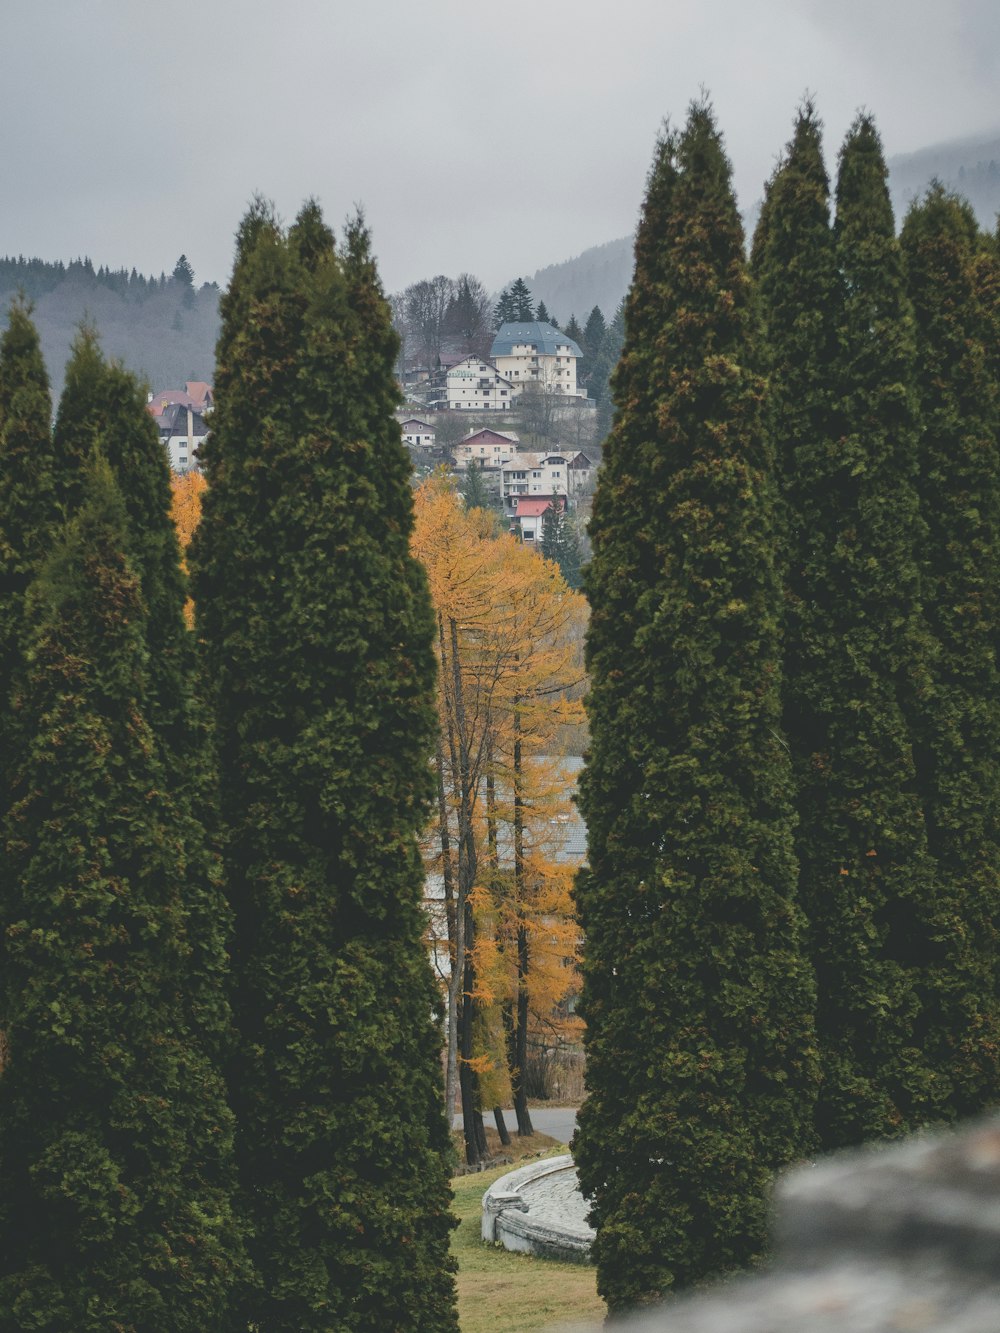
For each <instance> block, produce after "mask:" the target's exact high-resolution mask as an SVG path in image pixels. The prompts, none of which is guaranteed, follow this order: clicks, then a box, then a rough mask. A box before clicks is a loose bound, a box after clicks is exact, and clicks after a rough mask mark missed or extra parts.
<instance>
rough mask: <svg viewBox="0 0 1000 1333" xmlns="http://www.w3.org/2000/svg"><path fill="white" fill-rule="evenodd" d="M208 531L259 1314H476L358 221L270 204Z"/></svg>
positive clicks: (256, 248)
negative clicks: (456, 1203) (452, 1247)
mask: <svg viewBox="0 0 1000 1333" xmlns="http://www.w3.org/2000/svg"><path fill="white" fill-rule="evenodd" d="M222 314H223V322H222V331H221V335H220V340H219V346H218V356H217V368H216V406H215V410H214V418H213V431H212V435H211V436H210V438H209V441H208V442H207V444H206V447H205V467H206V469H207V473H208V480H209V486H208V489H207V491H206V495H205V501H204V506H203V517H202V521H201V524H200V526H199V529H198V531H197V533H196V535H195V539H194V542H193V544H192V547H191V551H190V559H191V566H192V570H193V573H194V586H195V602H196V608H197V618H198V619H197V623H198V633H199V635H200V637H201V640H202V643H203V647H204V657H205V670H206V676H207V679H208V680H209V682H210V683H211V687H212V690H213V695H214V704H215V715H216V732H217V740H218V747H219V755H220V785H221V794H222V811H223V818H224V822H225V826H226V829H227V833H228V843H227V872H228V881H229V884H230V892H231V896H232V902H233V907H234V911H235V916H236V942H235V957H234V967H235V970H236V1015H237V1022H238V1026H239V1029H240V1041H241V1045H240V1052H239V1057H238V1060H237V1062H236V1071H235V1077H234V1082H233V1094H234V1098H235V1101H236V1105H237V1113H238V1120H239V1123H240V1141H239V1149H240V1159H241V1170H242V1173H243V1181H244V1189H245V1194H246V1197H247V1200H248V1205H249V1207H250V1210H251V1217H252V1222H253V1232H254V1241H253V1247H252V1252H253V1257H254V1259H255V1261H256V1264H257V1267H258V1270H259V1272H260V1276H261V1290H260V1292H259V1293H258V1297H257V1298H256V1300H255V1301H254V1304H253V1307H252V1308H251V1309H249V1310H248V1311H247V1316H248V1320H249V1322H251V1323H255V1324H259V1325H260V1327H261V1328H262V1329H266V1330H269V1333H270V1331H271V1330H288V1331H289V1333H292V1330H294V1333H305V1331H307V1330H324V1333H326V1331H328V1330H332V1329H337V1330H344V1331H345V1333H347V1331H350V1330H371V1331H372V1333H375V1330H391V1329H399V1330H403V1329H413V1330H428V1331H430V1330H435V1331H436V1330H453V1329H454V1328H455V1327H456V1325H455V1315H454V1310H453V1300H454V1295H453V1286H452V1280H451V1275H450V1272H449V1260H448V1233H449V1230H450V1228H451V1220H450V1218H449V1215H448V1188H447V1178H446V1166H445V1153H446V1151H447V1145H448V1138H447V1127H446V1124H445V1120H444V1117H443V1115H442V1110H441V1092H440V1088H439V1081H440V1080H439V1074H440V1067H439V1051H440V1032H439V1028H438V1026H437V1024H436V1023H435V1022H434V1021H433V1015H434V1011H435V1008H436V1005H437V998H436V995H435V988H434V983H433V979H432V976H431V973H430V968H429V965H428V961H427V958H426V956H425V952H424V946H423V940H422V934H423V926H424V921H423V915H422V908H421V899H422V870H421V864H420V858H419V853H418V848H417V835H418V832H419V831H420V830H421V828H422V826H423V823H424V821H425V818H426V813H427V805H428V799H429V797H430V795H431V769H430V765H429V762H428V761H429V758H430V752H431V744H432V737H433V731H434V720H435V719H434V710H433V671H434V667H433V652H432V638H433V632H434V624H433V616H432V613H431V609H430V602H429V597H428V593H427V588H426V581H425V577H424V575H423V572H422V570H421V569H420V567H419V566H418V565H417V563H416V562H415V561H414V560H413V559H412V557H411V555H410V553H409V549H408V538H409V534H410V529H411V526H412V498H411V492H410V484H409V471H410V469H409V462H408V458H407V456H406V452H405V450H404V448H403V446H402V443H401V441H400V437H399V428H398V425H397V424H396V422H395V419H394V417H393V409H394V407H395V405H396V402H397V396H398V395H397V391H396V388H395V385H394V382H393V376H392V366H393V362H394V359H395V354H396V348H397V339H396V336H395V334H394V333H393V331H392V328H391V324H390V317H389V310H388V307H387V305H386V302H385V300H384V298H383V296H382V294H381V290H380V288H379V284H378V281H377V278H376V275H375V270H374V264H373V261H372V259H371V257H370V254H369V250H368V241H367V236H366V233H365V232H364V229H363V228H362V227H361V225H360V223H359V224H357V225H355V226H354V227H353V228H352V229H351V230H350V232H349V234H348V238H347V242H346V246H345V247H343V248H342V249H337V248H336V247H335V245H334V242H333V237H332V235H331V233H330V232H329V231H328V229H327V228H326V227H325V225H324V224H323V222H322V219H321V217H320V214H319V211H318V209H317V208H316V207H315V205H308V206H307V207H306V208H305V209H304V210H303V212H302V213H301V214H300V216H299V218H298V220H297V222H296V224H295V226H294V227H293V228H292V229H291V231H290V233H289V234H288V235H287V236H286V235H285V234H284V233H283V232H282V231H281V229H280V228H279V227H278V226H277V224H276V223H275V221H274V218H273V215H272V214H271V212H270V210H269V208H268V207H267V206H266V205H264V204H262V203H260V202H258V203H257V204H255V205H254V206H253V208H252V209H251V210H250V212H249V213H248V215H247V217H246V218H245V219H244V221H243V224H242V226H241V228H240V232H239V237H238V248H237V255H236V264H235V269H234V273H233V278H232V282H231V285H230V288H229V291H228V292H227V294H226V296H225V298H224V302H223V311H222Z"/></svg>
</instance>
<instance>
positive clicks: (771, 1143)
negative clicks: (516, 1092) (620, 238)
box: [574, 105, 817, 1310]
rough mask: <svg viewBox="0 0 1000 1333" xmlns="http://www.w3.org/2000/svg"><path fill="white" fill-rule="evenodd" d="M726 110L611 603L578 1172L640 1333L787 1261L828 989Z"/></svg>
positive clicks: (625, 387) (617, 455) (629, 406)
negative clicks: (801, 857) (820, 972)
mask: <svg viewBox="0 0 1000 1333" xmlns="http://www.w3.org/2000/svg"><path fill="white" fill-rule="evenodd" d="M742 246H743V238H742V229H741V226H740V221H739V215H738V212H737V209H736V204H735V201H734V198H733V193H732V186H731V181H730V167H729V163H728V160H727V158H726V156H725V154H724V151H723V148H722V145H721V142H720V138H719V134H718V132H717V130H716V127H715V122H714V117H713V114H712V112H711V109H710V108H709V107H707V106H705V105H696V106H694V107H693V108H692V110H691V112H690V116H689V119H688V122H687V126H686V128H685V129H684V131H683V133H682V134H677V133H676V132H669V133H667V134H666V135H665V137H664V138H663V139H662V141H661V142H660V144H659V146H658V149H657V153H656V157H655V160H654V164H653V168H652V171H651V174H650V179H649V186H648V192H647V196H646V201H645V205H644V210H643V215H642V220H641V224H640V227H639V232H638V238H637V241H636V267H635V276H634V279H633V284H632V288H631V291H630V294H629V297H628V305H627V320H626V324H627V334H626V341H625V350H624V354H623V357H622V360H621V362H620V363H619V367H618V370H617V372H616V376H615V382H614V386H615V393H616V398H617V401H618V403H619V404H620V408H619V413H618V417H617V421H616V425H615V429H614V431H613V432H612V435H611V437H610V438H609V440H608V443H607V446H606V451H605V460H604V467H603V469H602V473H601V478H600V481H599V483H598V489H597V494H596V496H595V500H594V515H593V519H592V522H591V526H590V532H591V537H592V541H593V548H594V550H593V558H592V561H591V563H590V565H589V566H588V569H587V573H586V576H585V584H586V588H587V591H588V594H589V597H590V601H591V607H592V618H591V624H590V630H589V633H588V639H587V655H588V662H589V666H590V673H591V694H590V698H589V702H588V712H589V715H590V725H591V738H592V749H591V754H590V757H589V759H588V762H587V764H586V767H585V770H584V776H583V780H582V783H581V797H580V801H581V807H582V809H583V812H584V815H585V817H586V821H587V828H588V839H589V857H588V866H589V868H588V870H587V871H586V872H584V873H583V874H582V875H581V877H580V879H579V882H578V886H577V902H578V907H579V912H580V918H581V922H582V924H583V927H584V931H585V944H584V987H583V1004H582V1010H583V1016H584V1018H585V1020H586V1023H587V1032H586V1043H587V1063H588V1067H587V1079H588V1087H589V1090H590V1091H589V1096H588V1098H587V1101H586V1102H585V1104H584V1106H583V1108H582V1110H581V1113H580V1119H579V1129H578V1132H577V1136H576V1139H575V1142H574V1153H575V1156H576V1160H577V1165H578V1168H579V1172H580V1178H581V1184H582V1186H583V1189H584V1192H585V1193H586V1194H587V1195H589V1196H590V1198H591V1200H592V1205H593V1212H592V1217H593V1220H594V1222H595V1224H596V1227H597V1239H596V1242H595V1246H594V1253H595V1258H596V1262H597V1269H598V1287H599V1289H600V1291H601V1292H602V1293H603V1295H604V1296H605V1298H606V1299H607V1301H608V1303H609V1306H610V1307H611V1309H612V1310H618V1309H620V1308H623V1307H627V1306H630V1305H635V1304H641V1303H644V1302H646V1301H649V1300H651V1299H655V1298H656V1297H657V1296H659V1295H661V1294H662V1293H663V1292H665V1291H666V1290H668V1289H671V1288H679V1287H682V1286H685V1285H687V1284H689V1283H692V1282H695V1281H697V1280H699V1279H701V1278H703V1277H705V1276H707V1275H709V1274H713V1273H719V1272H721V1271H723V1270H726V1269H732V1268H737V1267H739V1266H741V1265H744V1264H746V1263H748V1262H750V1261H751V1260H752V1259H753V1257H754V1256H756V1255H758V1254H760V1252H761V1250H762V1248H763V1246H764V1234H765V1203H764V1194H765V1189H766V1185H767V1181H768V1179H769V1175H770V1173H771V1172H772V1171H773V1170H774V1169H775V1168H776V1167H778V1166H780V1165H782V1164H784V1163H786V1162H788V1161H790V1160H792V1159H793V1158H795V1157H797V1156H798V1155H800V1154H801V1153H803V1152H804V1151H807V1150H808V1148H809V1146H810V1144H811V1126H810V1120H811V1102H812V1099H813V1097H814V1093H815V1083H816V1079H817V1071H816V1067H815V1061H814V1052H813V1049H812V1043H813V1037H812V1025H811V1009H812V1003H813V985H812V978H811V974H810V971H809V968H808V965H807V964H806V962H805V961H804V959H803V956H802V951H801V945H800V934H801V921H800V913H799V909H798V907H797V906H796V901H795V879H796V866H795V859H794V855H793V851H792V812H791V789H790V774H789V768H788V761H787V755H786V751H785V746H784V742H783V740H782V738H781V736H780V731H779V727H780V719H779V685H780V668H779V640H778V630H777V618H778V609H777V606H778V591H777V586H776V581H775V576H774V570H773V567H772V545H773V530H774V514H773V508H774V499H773V489H774V482H773V477H772V475H771V472H772V460H771V457H770V452H769V448H768V445H767V440H766V436H765V433H764V430H763V425H762V420H761V398H762V384H761V381H760V379H759V376H758V374H757V372H756V370H755V368H754V361H755V358H756V357H757V355H758V352H757V348H756V346H755V323H754V318H753V313H752V308H751V300H750V290H749V280H748V276H747V273H746V268H745V264H744V260H743V252H742Z"/></svg>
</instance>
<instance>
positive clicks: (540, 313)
mask: <svg viewBox="0 0 1000 1333" xmlns="http://www.w3.org/2000/svg"><path fill="white" fill-rule="evenodd" d="M535 318H536V319H537V320H538V322H539V323H540V324H551V325H552V327H553V328H558V325H557V324H556V323H555V322H554V321H553V319H552V316H551V315H550V314H549V312H548V309H547V308H546V305H545V302H544V301H539V302H538V309H537V310H536V311H535Z"/></svg>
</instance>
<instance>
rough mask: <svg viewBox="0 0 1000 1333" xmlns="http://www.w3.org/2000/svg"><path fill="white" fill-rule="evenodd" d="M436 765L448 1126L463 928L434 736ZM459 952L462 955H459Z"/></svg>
mask: <svg viewBox="0 0 1000 1333" xmlns="http://www.w3.org/2000/svg"><path fill="white" fill-rule="evenodd" d="M435 758H436V767H437V789H438V791H437V795H438V823H439V824H440V829H441V879H442V881H443V884H444V908H445V918H446V920H447V923H448V960H449V969H450V970H449V972H448V993H447V1001H446V1014H445V1023H446V1035H447V1042H448V1044H447V1057H446V1063H445V1078H444V1106H445V1115H446V1116H447V1119H448V1128H449V1129H450V1128H451V1122H452V1117H453V1116H454V1114H455V1097H456V1095H457V1093H458V1000H459V988H460V985H461V970H462V968H463V966H464V963H465V959H464V953H465V949H464V934H465V932H464V930H463V924H464V923H463V922H462V919H461V916H460V914H459V913H458V912H457V911H456V907H455V884H454V878H453V874H452V863H451V833H450V830H449V827H448V801H447V798H446V796H445V789H444V753H443V751H442V748H441V737H440V735H439V736H438V742H437V754H436V756H435ZM460 937H461V938H462V940H463V947H462V948H461V951H460V949H459V939H460ZM460 952H461V954H462V957H461V958H460V956H459V955H460Z"/></svg>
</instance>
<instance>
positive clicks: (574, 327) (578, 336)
mask: <svg viewBox="0 0 1000 1333" xmlns="http://www.w3.org/2000/svg"><path fill="white" fill-rule="evenodd" d="M565 333H566V337H567V338H571V339H572V340H573V342H575V343H576V345H577V346H578V347H579V348H580V350H581V351H582V350H583V329H581V328H580V325H579V324H578V323H577V322H576V315H570V317H569V323H568V324H567V325H566V329H565Z"/></svg>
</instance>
